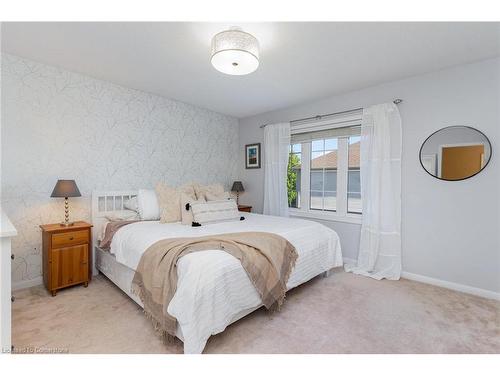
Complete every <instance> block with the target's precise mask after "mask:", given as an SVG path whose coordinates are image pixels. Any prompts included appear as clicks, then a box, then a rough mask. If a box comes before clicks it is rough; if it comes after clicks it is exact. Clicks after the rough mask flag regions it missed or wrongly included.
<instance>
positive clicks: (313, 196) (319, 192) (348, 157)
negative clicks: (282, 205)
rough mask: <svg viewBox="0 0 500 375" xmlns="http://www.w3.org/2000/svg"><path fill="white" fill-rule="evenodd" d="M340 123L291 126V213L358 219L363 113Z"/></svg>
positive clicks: (289, 169)
mask: <svg viewBox="0 0 500 375" xmlns="http://www.w3.org/2000/svg"><path fill="white" fill-rule="evenodd" d="M339 123H340V124H338V125H337V124H334V123H333V124H325V121H323V122H322V123H320V124H309V125H303V126H301V127H295V126H294V127H292V142H291V143H292V144H291V145H290V157H289V164H288V177H287V179H288V181H287V186H288V204H289V207H290V208H291V210H290V211H291V213H292V215H294V214H295V215H298V216H300V215H303V216H311V217H315V216H316V217H321V218H332V219H333V220H346V221H357V220H359V218H360V214H361V212H362V207H361V180H360V162H359V153H360V147H359V146H360V140H361V137H360V116H358V118H356V119H352V120H350V121H345V120H344V121H339ZM346 125H347V126H346ZM297 128H298V129H297Z"/></svg>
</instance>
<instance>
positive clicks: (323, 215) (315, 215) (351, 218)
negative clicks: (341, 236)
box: [289, 208, 361, 224]
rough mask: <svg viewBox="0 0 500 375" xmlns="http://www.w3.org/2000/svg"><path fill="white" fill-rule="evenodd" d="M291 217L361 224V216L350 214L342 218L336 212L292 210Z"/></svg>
mask: <svg viewBox="0 0 500 375" xmlns="http://www.w3.org/2000/svg"><path fill="white" fill-rule="evenodd" d="M289 213H290V216H293V217H304V218H308V219H317V220H324V221H338V222H342V223H350V224H361V214H351V213H348V214H347V215H346V216H340V215H338V214H337V213H336V212H326V211H321V210H308V211H307V210H301V209H296V208H290V211H289Z"/></svg>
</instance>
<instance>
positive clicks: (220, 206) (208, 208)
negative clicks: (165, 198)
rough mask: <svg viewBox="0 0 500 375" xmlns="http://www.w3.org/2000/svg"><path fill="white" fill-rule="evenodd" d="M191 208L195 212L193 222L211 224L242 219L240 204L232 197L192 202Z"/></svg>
mask: <svg viewBox="0 0 500 375" xmlns="http://www.w3.org/2000/svg"><path fill="white" fill-rule="evenodd" d="M191 210H192V212H193V224H195V223H198V224H211V223H216V222H220V221H233V220H240V212H239V211H238V206H237V205H236V202H235V201H234V200H232V199H230V200H224V201H210V202H206V203H198V202H196V203H192V204H191Z"/></svg>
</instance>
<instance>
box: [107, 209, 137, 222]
mask: <svg viewBox="0 0 500 375" xmlns="http://www.w3.org/2000/svg"><path fill="white" fill-rule="evenodd" d="M105 218H106V219H108V220H109V221H122V220H137V219H139V214H138V213H137V212H136V211H132V210H122V211H116V212H112V213H109V214H108V215H106V216H105Z"/></svg>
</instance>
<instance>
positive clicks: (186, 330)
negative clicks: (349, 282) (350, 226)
mask: <svg viewBox="0 0 500 375" xmlns="http://www.w3.org/2000/svg"><path fill="white" fill-rule="evenodd" d="M242 215H243V216H245V218H246V220H243V221H234V222H224V223H218V224H211V225H206V226H202V227H191V226H187V225H182V224H181V223H172V224H160V223H159V222H158V221H143V222H138V223H134V224H130V225H127V226H125V227H122V228H121V229H120V230H118V232H117V233H116V234H115V236H114V238H113V241H112V243H111V249H110V251H111V253H113V254H115V257H116V260H117V261H118V262H120V263H122V264H124V265H126V266H127V267H129V268H132V269H134V270H135V269H136V268H137V265H138V264H139V260H140V258H141V255H142V253H143V252H144V251H145V250H146V249H147V248H148V247H149V246H150V245H152V244H153V243H155V242H156V241H158V240H161V239H164V238H175V237H196V236H206V235H212V234H220V233H231V232H233V233H234V232H245V231H258V232H259V231H260V232H271V233H275V234H278V235H280V236H282V237H284V238H286V239H287V240H288V241H290V243H291V244H293V245H294V246H295V248H296V249H297V252H298V255H299V257H298V259H297V262H296V265H295V268H294V270H293V271H292V273H291V275H290V279H289V280H288V283H287V287H288V289H291V288H293V287H296V286H297V285H300V284H302V283H304V282H306V281H308V280H310V279H311V278H313V277H315V276H317V275H318V274H320V273H322V272H324V271H328V270H330V269H331V268H333V267H338V266H341V265H342V253H341V250H340V243H339V238H338V235H337V233H336V232H335V231H333V230H331V229H329V228H327V227H325V226H324V225H321V224H319V223H316V222H313V221H309V220H301V219H291V218H282V217H275V216H266V215H257V214H249V213H242ZM177 273H178V283H177V292H176V293H175V295H174V298H173V299H172V300H171V302H170V305H169V306H168V312H169V314H170V315H172V316H174V317H175V318H176V319H177V321H178V324H179V325H180V328H181V330H182V334H183V336H184V352H185V353H201V352H202V351H203V348H204V347H205V344H206V342H207V340H208V338H209V337H210V336H211V335H214V334H217V333H219V332H222V331H223V330H224V329H225V328H226V327H227V326H228V325H229V324H230V323H231V321H232V320H233V319H234V318H235V317H237V316H238V315H240V314H241V313H242V312H243V311H245V310H249V309H252V308H256V307H258V306H260V305H261V300H260V297H259V295H258V293H257V291H256V290H255V288H254V287H253V285H252V283H251V281H250V279H249V278H248V276H247V274H246V273H245V270H244V269H243V267H242V266H241V264H240V262H239V261H238V260H237V259H236V258H234V257H232V256H231V255H229V254H227V253H226V252H224V251H220V250H208V251H203V252H197V253H192V254H188V255H186V256H184V257H182V258H181V259H180V260H179V262H178V264H177ZM285 303H286V302H285Z"/></svg>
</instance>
